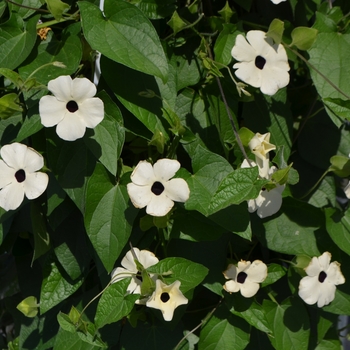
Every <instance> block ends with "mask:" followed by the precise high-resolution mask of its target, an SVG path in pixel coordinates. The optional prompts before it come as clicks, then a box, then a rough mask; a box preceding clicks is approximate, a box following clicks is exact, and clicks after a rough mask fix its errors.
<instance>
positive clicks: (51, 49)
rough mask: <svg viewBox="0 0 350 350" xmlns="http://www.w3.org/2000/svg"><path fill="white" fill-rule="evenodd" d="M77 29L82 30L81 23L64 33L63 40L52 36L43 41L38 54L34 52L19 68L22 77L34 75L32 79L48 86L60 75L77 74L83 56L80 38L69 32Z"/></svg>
mask: <svg viewBox="0 0 350 350" xmlns="http://www.w3.org/2000/svg"><path fill="white" fill-rule="evenodd" d="M75 28H77V29H80V23H76V24H73V25H70V26H69V27H68V28H67V30H65V31H63V32H62V40H57V39H56V37H55V36H54V35H51V34H50V35H49V36H48V38H47V39H46V40H44V41H41V42H40V43H39V44H38V45H37V46H36V47H37V52H36V51H35V52H32V53H31V54H30V56H29V58H28V60H26V61H25V62H24V65H22V66H21V67H20V68H19V72H20V75H21V77H22V78H24V79H25V78H27V77H28V76H29V75H31V74H32V73H33V75H32V77H34V78H35V79H36V80H37V81H38V82H40V83H41V84H44V85H46V84H47V83H48V82H49V81H50V80H53V79H55V78H57V77H59V76H60V75H70V74H73V73H75V72H76V70H77V69H78V66H79V64H80V61H81V59H82V54H83V51H82V45H81V40H80V38H79V36H77V35H71V34H70V33H69V30H73V29H75ZM53 62H62V63H63V64H64V65H65V66H66V67H65V68H61V67H57V66H54V65H52V64H49V63H53ZM45 65H46V66H45ZM40 67H42V68H40ZM39 68H40V69H39Z"/></svg>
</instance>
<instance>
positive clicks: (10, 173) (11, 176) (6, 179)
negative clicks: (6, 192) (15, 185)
mask: <svg viewBox="0 0 350 350" xmlns="http://www.w3.org/2000/svg"><path fill="white" fill-rule="evenodd" d="M15 173H16V169H13V168H10V167H9V166H8V165H7V164H6V163H5V162H4V161H3V160H1V159H0V188H3V187H5V186H7V185H8V184H10V183H11V182H13V181H16V179H15Z"/></svg>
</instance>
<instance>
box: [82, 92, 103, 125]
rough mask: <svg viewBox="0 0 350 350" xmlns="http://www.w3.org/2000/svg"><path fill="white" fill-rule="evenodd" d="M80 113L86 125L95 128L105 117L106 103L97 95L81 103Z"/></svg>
mask: <svg viewBox="0 0 350 350" xmlns="http://www.w3.org/2000/svg"><path fill="white" fill-rule="evenodd" d="M94 86H95V85H94ZM79 114H80V115H81V117H82V118H83V120H84V123H85V125H86V127H88V128H94V127H95V126H96V125H98V124H99V123H101V121H102V120H103V117H104V105H103V102H102V100H101V99H99V98H97V97H95V98H89V99H87V100H84V101H83V102H81V103H79Z"/></svg>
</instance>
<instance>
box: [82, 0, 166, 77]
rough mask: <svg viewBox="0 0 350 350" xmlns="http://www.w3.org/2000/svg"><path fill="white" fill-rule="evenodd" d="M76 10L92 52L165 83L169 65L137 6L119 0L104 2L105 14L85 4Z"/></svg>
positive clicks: (91, 5) (84, 2) (147, 21)
mask: <svg viewBox="0 0 350 350" xmlns="http://www.w3.org/2000/svg"><path fill="white" fill-rule="evenodd" d="M79 8H80V11H81V21H82V27H83V31H84V35H85V38H86V40H87V41H88V43H89V44H90V45H91V47H92V48H93V49H95V50H98V51H100V52H101V53H102V55H104V56H106V57H109V58H110V59H112V60H113V61H116V62H119V63H121V64H124V65H126V66H127V67H130V68H132V69H135V70H138V71H140V72H143V73H146V74H150V75H155V76H157V77H159V78H161V79H162V80H163V81H164V82H166V81H167V79H168V70H169V69H168V63H167V60H166V57H165V54H164V51H163V48H162V45H161V43H160V41H159V37H158V35H157V33H156V31H155V29H154V28H153V26H152V24H151V23H150V22H149V20H148V19H147V17H146V16H145V15H144V14H143V13H142V12H141V11H140V10H139V9H138V8H137V7H135V6H133V5H131V4H129V3H127V2H125V1H122V0H115V1H112V0H107V1H105V3H104V15H103V14H102V12H101V11H100V9H99V8H98V7H97V6H96V5H93V4H91V3H89V2H86V1H81V2H79ZM112 38H113V40H112V41H111V39H112Z"/></svg>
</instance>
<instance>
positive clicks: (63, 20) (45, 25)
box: [7, 0, 75, 29]
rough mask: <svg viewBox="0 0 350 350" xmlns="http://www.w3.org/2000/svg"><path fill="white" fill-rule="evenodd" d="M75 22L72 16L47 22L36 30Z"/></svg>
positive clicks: (39, 25)
mask: <svg viewBox="0 0 350 350" xmlns="http://www.w3.org/2000/svg"><path fill="white" fill-rule="evenodd" d="M7 1H8V0H7ZM74 20H75V19H74V18H72V17H71V16H70V17H66V18H61V19H60V20H56V19H53V20H52V21H47V22H44V23H40V24H38V25H37V26H36V29H41V28H46V27H49V26H53V25H55V24H58V23H62V22H67V21H74Z"/></svg>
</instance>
